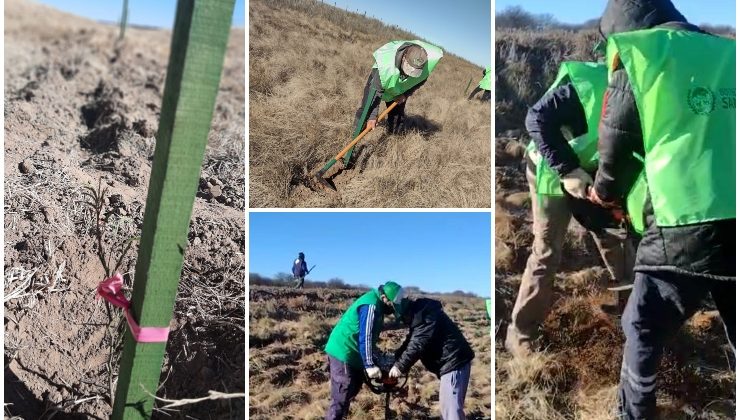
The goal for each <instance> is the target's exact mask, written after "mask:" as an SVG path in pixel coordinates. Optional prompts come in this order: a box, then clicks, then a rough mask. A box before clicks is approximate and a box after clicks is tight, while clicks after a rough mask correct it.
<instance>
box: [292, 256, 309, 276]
mask: <svg viewBox="0 0 740 420" xmlns="http://www.w3.org/2000/svg"><path fill="white" fill-rule="evenodd" d="M292 271H293V277H305V276H306V274H308V265H307V264H306V260H302V259H300V258H296V259H295V261H293V270H292Z"/></svg>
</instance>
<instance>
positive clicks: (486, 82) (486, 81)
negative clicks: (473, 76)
mask: <svg viewBox="0 0 740 420" xmlns="http://www.w3.org/2000/svg"><path fill="white" fill-rule="evenodd" d="M478 87H479V88H481V89H485V90H491V67H490V66H489V67H486V75H485V76H483V78H482V79H481V81H480V83H478Z"/></svg>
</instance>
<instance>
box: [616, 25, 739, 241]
mask: <svg viewBox="0 0 740 420" xmlns="http://www.w3.org/2000/svg"><path fill="white" fill-rule="evenodd" d="M617 56H618V57H619V61H620V62H621V63H622V64H623V65H624V68H625V70H626V71H627V75H628V77H629V80H630V84H631V85H632V91H633V92H634V95H635V102H636V104H637V109H638V112H639V115H640V123H641V126H642V127H641V128H642V136H643V143H644V146H645V158H644V162H645V170H644V173H643V174H642V175H641V177H640V179H639V180H638V183H637V184H636V185H635V186H634V187H633V188H632V190H631V191H630V193H629V195H628V197H627V211H628V213H629V214H630V215H631V219H632V224H633V226H634V228H635V230H636V231H637V232H638V233H642V232H643V231H644V212H643V208H644V204H645V199H646V198H645V197H646V195H647V194H646V192H647V190H649V191H650V197H651V202H652V207H653V210H654V213H655V221H656V224H657V225H658V226H660V227H675V226H684V225H689V224H693V223H702V222H709V221H713V220H724V219H734V218H735V40H731V39H727V38H722V37H717V36H712V35H707V34H701V33H697V32H690V31H680V30H672V29H663V28H656V29H647V30H640V31H634V32H626V33H621V34H617V35H613V36H611V37H610V38H609V40H608V42H607V57H608V60H609V61H608V62H609V63H616V61H615V58H616V57H617ZM612 67H614V66H612ZM613 71H614V68H611V69H610V70H609V77H612V72H613Z"/></svg>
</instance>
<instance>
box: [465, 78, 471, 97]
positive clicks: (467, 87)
mask: <svg viewBox="0 0 740 420" xmlns="http://www.w3.org/2000/svg"><path fill="white" fill-rule="evenodd" d="M472 81H473V78H472V77H471V78H470V80H468V85H467V86H465V92H463V93H466V94H467V93H468V89H469V88H470V83H471V82H472Z"/></svg>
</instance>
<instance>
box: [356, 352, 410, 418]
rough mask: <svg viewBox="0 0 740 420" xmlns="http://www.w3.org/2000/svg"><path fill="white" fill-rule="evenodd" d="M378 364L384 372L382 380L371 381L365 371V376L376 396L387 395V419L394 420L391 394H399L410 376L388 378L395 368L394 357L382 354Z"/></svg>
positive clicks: (377, 360)
mask: <svg viewBox="0 0 740 420" xmlns="http://www.w3.org/2000/svg"><path fill="white" fill-rule="evenodd" d="M376 362H377V363H376V364H377V365H378V367H379V368H380V370H381V372H382V376H381V378H380V379H370V377H368V376H367V372H365V370H364V369H363V372H364V374H365V383H366V384H367V386H368V388H370V391H372V392H373V393H374V394H377V395H380V394H385V419H386V420H391V419H392V418H393V413H392V411H391V394H397V393H398V392H400V391H401V390H403V389H404V388H405V387H406V383H407V382H408V380H409V377H408V374H407V375H406V376H404V377H403V378H401V379H397V378H391V377H389V376H388V372H389V371H390V370H391V368H392V367H393V362H394V357H393V355H390V354H381V355H380V356H379V357H377V358H376Z"/></svg>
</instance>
